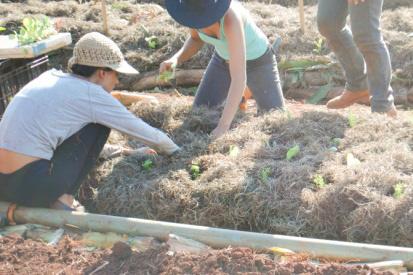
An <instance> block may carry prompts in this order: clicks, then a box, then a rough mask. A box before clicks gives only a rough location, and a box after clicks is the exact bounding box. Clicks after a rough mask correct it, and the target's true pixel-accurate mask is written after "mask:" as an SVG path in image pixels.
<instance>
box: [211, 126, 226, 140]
mask: <svg viewBox="0 0 413 275" xmlns="http://www.w3.org/2000/svg"><path fill="white" fill-rule="evenodd" d="M228 130H229V127H226V126H221V125H218V126H217V127H216V128H215V129H214V130H213V131H212V132H211V138H212V139H217V138H220V137H221V136H223V135H224V134H225V133H226V132H227V131H228Z"/></svg>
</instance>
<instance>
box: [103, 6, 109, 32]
mask: <svg viewBox="0 0 413 275" xmlns="http://www.w3.org/2000/svg"><path fill="white" fill-rule="evenodd" d="M101 2H102V17H103V32H104V33H105V34H106V35H109V24H108V13H107V11H106V0H102V1H101Z"/></svg>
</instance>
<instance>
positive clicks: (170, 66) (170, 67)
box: [159, 58, 178, 74]
mask: <svg viewBox="0 0 413 275" xmlns="http://www.w3.org/2000/svg"><path fill="white" fill-rule="evenodd" d="M177 65H178V60H176V59H175V58H170V59H167V60H165V61H163V62H162V63H161V65H160V66H159V74H162V73H163V72H165V71H174V70H175V68H176V66H177Z"/></svg>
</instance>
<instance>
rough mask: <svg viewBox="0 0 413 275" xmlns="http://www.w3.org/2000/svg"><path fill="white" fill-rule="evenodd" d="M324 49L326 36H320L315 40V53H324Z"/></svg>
mask: <svg viewBox="0 0 413 275" xmlns="http://www.w3.org/2000/svg"><path fill="white" fill-rule="evenodd" d="M324 50H325V40H324V38H322V37H319V38H317V39H316V40H315V41H314V49H313V53H315V54H317V55H322V54H323V51H324Z"/></svg>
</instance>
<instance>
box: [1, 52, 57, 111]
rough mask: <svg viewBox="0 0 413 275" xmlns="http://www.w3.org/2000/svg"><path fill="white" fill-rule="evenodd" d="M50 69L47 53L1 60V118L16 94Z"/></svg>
mask: <svg viewBox="0 0 413 275" xmlns="http://www.w3.org/2000/svg"><path fill="white" fill-rule="evenodd" d="M48 69H49V58H48V56H47V55H45V56H41V57H38V58H36V59H34V60H33V59H29V60H27V59H6V60H2V61H0V118H1V116H2V115H3V113H4V111H5V110H6V107H7V105H8V104H9V103H10V100H11V99H12V98H13V96H14V95H15V94H17V93H18V92H19V91H20V89H21V88H23V86H24V85H26V84H27V83H28V82H30V81H31V80H33V79H35V78H36V77H38V76H39V75H40V74H42V73H43V72H45V71H47V70H48Z"/></svg>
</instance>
